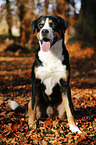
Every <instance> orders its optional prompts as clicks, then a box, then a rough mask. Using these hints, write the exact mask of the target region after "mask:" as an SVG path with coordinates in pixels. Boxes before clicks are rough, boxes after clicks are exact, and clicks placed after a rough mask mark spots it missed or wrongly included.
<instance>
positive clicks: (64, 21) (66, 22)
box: [53, 15, 69, 33]
mask: <svg viewBox="0 0 96 145" xmlns="http://www.w3.org/2000/svg"><path fill="white" fill-rule="evenodd" d="M53 17H55V18H56V19H57V20H58V22H59V23H60V25H61V28H62V31H63V33H64V32H65V30H66V29H67V28H68V26H69V22H68V21H67V20H65V19H63V18H61V17H59V16H57V15H53Z"/></svg>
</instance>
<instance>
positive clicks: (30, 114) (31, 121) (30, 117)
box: [28, 100, 36, 125]
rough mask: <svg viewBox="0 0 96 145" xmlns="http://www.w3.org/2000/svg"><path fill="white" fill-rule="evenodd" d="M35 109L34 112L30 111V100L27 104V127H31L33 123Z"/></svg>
mask: <svg viewBox="0 0 96 145" xmlns="http://www.w3.org/2000/svg"><path fill="white" fill-rule="evenodd" d="M35 108H36V107H34V110H32V101H31V100H30V102H29V104H28V117H29V118H28V124H29V125H33V123H34V121H35V112H36V111H35Z"/></svg>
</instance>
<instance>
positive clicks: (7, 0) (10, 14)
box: [6, 0, 12, 36]
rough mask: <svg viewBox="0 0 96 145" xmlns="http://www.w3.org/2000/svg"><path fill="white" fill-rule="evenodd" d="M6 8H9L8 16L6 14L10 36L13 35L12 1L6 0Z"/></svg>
mask: <svg viewBox="0 0 96 145" xmlns="http://www.w3.org/2000/svg"><path fill="white" fill-rule="evenodd" d="M6 9H7V16H6V20H7V24H8V27H9V30H8V32H9V36H12V13H11V3H10V0H6Z"/></svg>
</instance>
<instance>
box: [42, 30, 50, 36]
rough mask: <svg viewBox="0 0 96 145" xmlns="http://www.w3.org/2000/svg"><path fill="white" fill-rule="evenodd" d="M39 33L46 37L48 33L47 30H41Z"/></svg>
mask: <svg viewBox="0 0 96 145" xmlns="http://www.w3.org/2000/svg"><path fill="white" fill-rule="evenodd" d="M41 33H42V35H47V34H48V33H49V31H48V30H47V29H43V30H42V32H41Z"/></svg>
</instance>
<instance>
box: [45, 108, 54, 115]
mask: <svg viewBox="0 0 96 145" xmlns="http://www.w3.org/2000/svg"><path fill="white" fill-rule="evenodd" d="M46 113H47V115H48V117H51V116H52V115H53V108H52V107H50V106H49V107H48V108H47V110H46Z"/></svg>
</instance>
